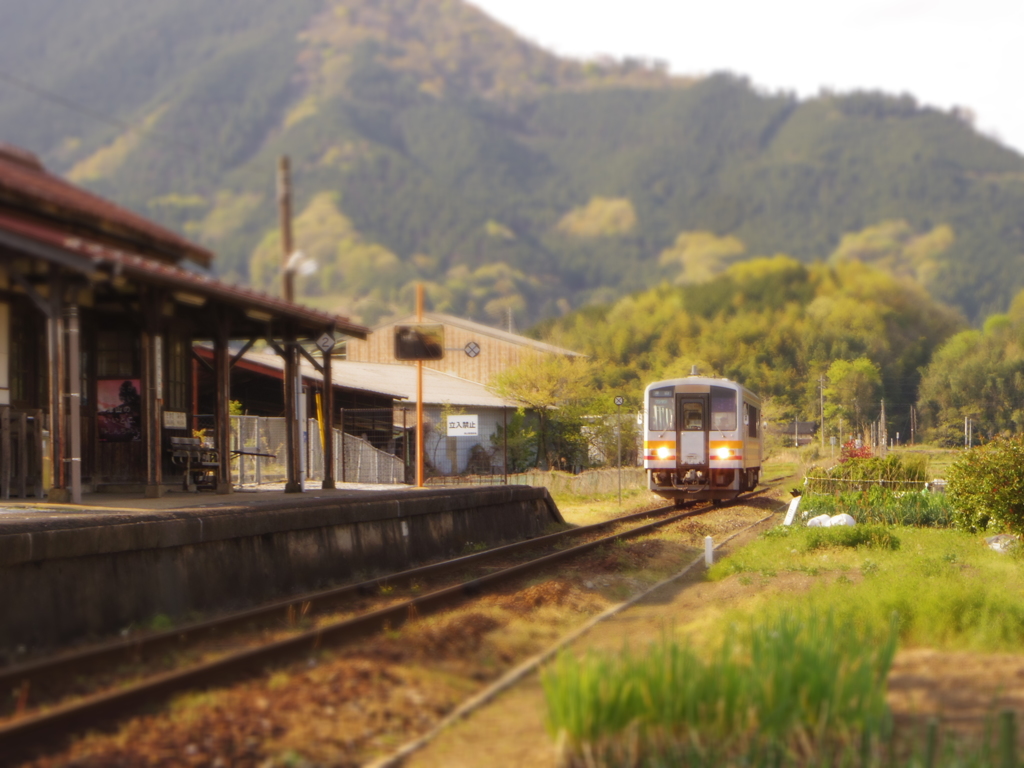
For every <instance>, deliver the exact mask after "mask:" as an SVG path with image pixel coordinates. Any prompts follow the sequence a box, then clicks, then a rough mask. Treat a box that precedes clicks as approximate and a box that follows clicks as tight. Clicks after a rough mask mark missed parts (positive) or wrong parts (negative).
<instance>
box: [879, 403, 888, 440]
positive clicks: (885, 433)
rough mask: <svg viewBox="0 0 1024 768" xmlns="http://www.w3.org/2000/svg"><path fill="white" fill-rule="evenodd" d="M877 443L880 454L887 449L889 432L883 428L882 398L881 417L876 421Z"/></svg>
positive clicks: (883, 407) (883, 408)
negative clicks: (880, 448)
mask: <svg viewBox="0 0 1024 768" xmlns="http://www.w3.org/2000/svg"><path fill="white" fill-rule="evenodd" d="M878 442H879V443H880V444H881V446H882V453H885V449H886V448H888V447H889V430H888V429H886V428H885V398H884V397H883V398H882V416H881V418H880V419H879V420H878Z"/></svg>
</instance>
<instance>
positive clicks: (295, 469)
mask: <svg viewBox="0 0 1024 768" xmlns="http://www.w3.org/2000/svg"><path fill="white" fill-rule="evenodd" d="M277 205H278V214H279V216H280V226H281V258H282V262H281V266H282V269H281V287H282V292H283V295H284V300H285V301H287V302H288V303H289V304H290V303H292V302H293V301H294V300H295V289H294V284H293V282H292V265H291V256H292V181H291V168H290V165H289V163H288V156H287V155H281V157H280V159H279V160H278V164H277ZM296 344H297V340H296V338H295V331H294V330H293V329H292V328H290V327H287V328H285V332H284V353H285V358H284V371H283V374H284V410H285V444H286V452H287V455H288V466H287V482H286V483H285V493H301V492H302V458H301V456H300V454H299V451H301V450H302V430H301V429H300V426H299V397H300V395H301V392H302V390H301V388H300V378H299V377H300V375H301V374H300V372H299V361H298V350H297V347H296ZM225 448H226V446H225ZM222 450H223V449H222ZM223 455H226V454H223Z"/></svg>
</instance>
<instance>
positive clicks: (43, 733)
mask: <svg viewBox="0 0 1024 768" xmlns="http://www.w3.org/2000/svg"><path fill="white" fill-rule="evenodd" d="M763 490H764V489H762V490H761V491H754V492H752V493H748V494H743V495H741V496H737V497H736V498H735V499H732V500H730V501H728V502H727V503H726V504H725V505H723V506H726V507H728V506H733V505H735V504H738V503H740V502H741V501H745V500H747V499H748V498H750V497H751V496H755V495H759V494H760V493H762V492H763ZM664 509H665V508H661V510H656V511H664ZM701 511H702V510H689V511H686V512H681V513H679V514H675V515H671V516H669V517H665V518H662V519H660V520H655V521H653V522H650V523H646V524H644V525H640V526H637V527H635V528H631V529H629V530H628V531H621V532H619V533H616V534H612V535H610V536H604V537H602V538H599V539H595V540H593V541H589V542H584V543H583V544H578V545H576V546H574V547H570V548H567V549H563V550H559V551H557V552H553V553H550V554H547V555H543V556H541V557H539V558H535V559H533V560H529V561H526V562H524V563H519V564H517V565H514V566H511V567H509V568H505V569H502V570H499V571H495V572H494V573H490V574H487V575H484V576H480V577H478V578H475V579H471V580H470V581H467V582H464V583H461V584H456V585H454V586H451V587H446V588H444V589H440V590H437V591H435V592H432V593H429V594H426V595H422V596H420V597H415V598H412V599H410V600H407V601H403V602H401V603H397V604H395V605H392V606H388V607H386V608H381V609H378V610H375V611H371V612H369V613H366V614H362V615H360V616H356V617H354V618H350V619H345V620H342V621H338V622H334V623H331V624H328V625H325V626H322V627H317V628H315V629H311V630H305V631H301V632H298V633H296V634H294V635H292V636H290V637H287V638H283V639H280V640H275V641H271V642H269V643H265V644H262V645H259V646H256V647H253V648H246V649H243V650H241V651H236V652H233V653H229V654H227V655H225V656H222V657H220V658H218V659H214V660H212V661H208V662H202V663H200V664H195V665H192V666H189V667H185V668H183V669H177V670H173V671H170V672H166V673H161V674H157V675H153V676H150V677H147V678H145V679H144V680H140V681H139V682H137V683H133V684H131V685H127V686H124V687H120V688H116V689H114V690H108V691H105V692H102V693H98V694H93V695H91V696H86V697H83V698H81V699H78V700H76V701H72V702H69V703H66V704H59V705H56V706H54V707H52V708H49V709H46V710H45V711H42V712H37V713H33V714H29V715H25V716H23V717H20V718H16V719H11V720H9V721H7V722H5V723H2V724H0V747H2V749H3V752H4V753H5V754H7V755H12V754H13V753H14V752H22V751H25V750H28V749H31V748H33V747H35V746H37V745H38V744H39V742H41V741H43V740H49V741H51V742H52V741H53V739H54V737H55V734H61V735H62V736H64V737H66V736H68V735H70V734H71V732H72V731H73V730H75V729H79V728H82V727H84V726H87V725H96V724H98V723H102V722H107V721H110V720H113V719H115V718H117V717H118V716H121V715H124V714H125V713H128V712H134V711H138V710H139V709H140V708H141V707H143V706H145V705H149V704H153V703H156V702H158V701H162V700H164V699H166V698H167V697H168V696H170V695H172V694H174V693H178V692H181V691H185V690H189V689H192V688H195V687H199V686H208V685H210V684H212V683H217V682H223V681H226V680H228V679H235V678H238V677H241V676H243V675H245V674H251V673H258V672H259V671H261V670H263V669H264V668H265V667H266V666H267V665H269V664H272V663H275V662H277V661H279V660H280V659H283V658H288V657H293V656H294V655H296V654H300V653H309V652H312V651H316V650H318V649H319V648H321V647H322V646H323V645H325V644H326V643H333V644H338V643H343V642H348V641H352V640H357V639H359V638H362V637H366V636H368V635H372V634H374V633H376V632H380V631H382V630H385V629H395V628H397V627H400V626H402V625H403V624H405V623H406V622H407V621H411V620H415V619H417V618H419V617H420V616H421V615H422V614H423V613H425V612H429V611H433V610H437V609H439V608H442V607H447V606H451V605H454V604H459V603H462V602H466V601H467V600H469V599H472V598H473V597H475V596H476V595H478V594H480V593H481V592H482V591H483V589H484V588H485V587H486V586H489V585H493V584H497V583H500V582H502V581H505V580H508V579H510V578H514V577H516V576H520V575H522V574H525V573H529V572H532V571H536V570H541V569H543V568H544V567H546V566H548V565H552V564H554V563H558V562H560V561H562V560H566V559H569V558H572V557H575V556H577V555H580V554H584V553H586V552H589V551H591V550H593V549H596V548H598V547H600V546H603V545H606V544H609V543H612V542H615V541H622V540H626V539H629V538H633V537H636V536H640V535H643V534H645V533H648V532H651V531H654V530H656V529H658V528H660V527H663V526H665V525H669V524H671V523H674V522H678V521H679V520H683V519H686V518H688V517H692V516H694V515H696V514H698V513H700V512H701ZM650 514H652V511H648V512H640V513H634V514H633V515H630V516H623V517H621V518H615V519H614V520H613V521H609V522H611V523H614V522H620V521H622V520H625V519H629V518H636V517H644V516H649V515H650ZM596 525H607V523H605V524H596ZM587 528H591V530H592V527H590V526H587ZM580 530H583V529H582V528H580V529H573V531H580ZM552 535H553V536H554V535H556V534H552ZM542 539H550V536H549V537H541V538H540V539H533V540H529V541H530V542H531V543H536V542H538V541H541V540H542ZM509 546H515V545H509ZM500 549H504V548H497V549H496V550H490V551H489V552H491V553H492V554H493V553H494V552H496V551H498V550H500ZM478 554H485V553H478ZM470 557H472V556H470ZM467 559H468V558H457V559H456V560H455V561H446V562H448V563H456V562H460V561H462V563H464V562H465V561H466V560H467ZM438 565H441V564H438ZM403 573H407V572H403ZM397 575H398V574H396V576H397ZM353 586H355V585H353ZM290 602H291V603H292V604H295V602H296V601H294V600H292V601H290Z"/></svg>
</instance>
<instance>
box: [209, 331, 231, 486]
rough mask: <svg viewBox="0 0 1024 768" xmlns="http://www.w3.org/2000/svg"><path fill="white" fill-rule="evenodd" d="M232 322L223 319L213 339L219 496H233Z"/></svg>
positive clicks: (215, 438)
mask: <svg viewBox="0 0 1024 768" xmlns="http://www.w3.org/2000/svg"><path fill="white" fill-rule="evenodd" d="M230 337H231V336H230V328H229V323H228V319H227V318H226V317H224V316H223V315H221V316H220V317H219V318H218V319H217V330H216V333H215V335H214V339H213V371H214V380H215V387H216V393H217V396H216V400H215V402H216V406H215V410H214V442H215V443H216V447H217V454H218V460H219V462H220V466H218V467H217V488H216V491H217V493H231V492H232V490H233V489H232V487H231V461H230V457H231V415H230V409H231V367H230V364H231V355H230V350H229V349H228V340H229V339H230Z"/></svg>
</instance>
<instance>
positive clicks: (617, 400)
mask: <svg viewBox="0 0 1024 768" xmlns="http://www.w3.org/2000/svg"><path fill="white" fill-rule="evenodd" d="M624 402H626V399H625V398H624V397H623V396H622V395H616V397H615V404H616V405H622V404H623V403H624Z"/></svg>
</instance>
